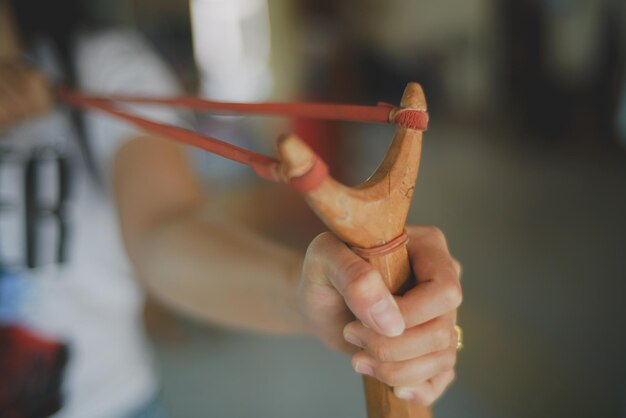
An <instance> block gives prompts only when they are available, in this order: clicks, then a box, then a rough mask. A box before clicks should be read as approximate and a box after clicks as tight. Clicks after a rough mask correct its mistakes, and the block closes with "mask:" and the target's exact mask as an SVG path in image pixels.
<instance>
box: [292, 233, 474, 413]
mask: <svg viewBox="0 0 626 418" xmlns="http://www.w3.org/2000/svg"><path fill="white" fill-rule="evenodd" d="M407 233H408V235H409V244H408V252H409V257H410V259H411V264H412V267H413V271H414V273H415V275H416V277H417V285H416V286H415V287H414V288H413V289H410V290H409V291H408V292H406V293H405V294H404V295H403V296H395V297H394V296H392V295H391V293H390V292H389V290H388V289H387V288H386V286H385V284H384V282H383V279H382V276H381V275H380V273H379V272H378V271H376V270H375V269H374V268H373V267H372V266H371V265H370V264H368V263H367V262H365V261H364V260H363V259H361V258H360V257H358V256H357V255H356V254H354V253H353V252H352V251H351V250H350V249H349V248H348V247H347V246H346V245H345V244H344V243H342V242H341V241H339V240H338V239H337V238H336V237H335V236H334V235H332V234H330V233H324V234H322V235H320V236H318V237H317V238H316V239H315V240H313V242H312V243H311V245H310V246H309V249H308V251H307V256H306V258H305V262H304V268H303V274H302V280H301V283H300V292H299V297H300V299H301V306H302V310H303V313H304V316H305V318H306V321H307V323H308V324H309V325H310V327H311V329H312V330H313V332H314V333H315V334H316V335H317V336H318V337H319V338H321V339H322V340H323V341H324V342H325V343H326V344H327V345H329V346H330V347H332V348H334V349H337V350H340V351H344V352H349V353H354V355H353V359H352V364H353V367H354V368H355V370H356V371H357V372H359V373H362V374H367V375H371V376H374V377H376V378H377V379H379V380H381V381H382V382H384V383H386V384H387V385H389V386H392V387H394V392H395V394H396V395H397V396H398V397H401V398H403V399H406V400H408V401H411V402H415V403H419V404H423V405H429V404H431V403H432V402H434V401H435V400H436V399H437V398H438V397H439V396H441V394H442V393H443V392H444V390H445V389H446V388H447V387H448V386H449V385H450V383H451V382H452V380H453V379H454V365H455V363H456V355H457V352H456V345H457V335H456V331H455V330H454V325H455V323H456V315H457V308H458V306H459V305H460V304H461V300H462V293H461V286H460V282H459V277H460V273H461V268H460V264H459V263H458V262H457V261H456V260H455V259H454V258H453V257H452V256H451V255H450V253H449V250H448V247H447V244H446V240H445V236H444V235H443V233H442V232H441V231H439V230H438V229H436V228H434V227H425V226H410V227H407ZM355 318H356V320H355Z"/></svg>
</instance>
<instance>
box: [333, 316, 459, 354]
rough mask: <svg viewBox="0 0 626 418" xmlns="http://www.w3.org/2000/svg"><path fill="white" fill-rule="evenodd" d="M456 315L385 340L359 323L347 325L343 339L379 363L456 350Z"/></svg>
mask: <svg viewBox="0 0 626 418" xmlns="http://www.w3.org/2000/svg"><path fill="white" fill-rule="evenodd" d="M455 321H456V312H452V313H449V314H447V315H445V316H442V317H439V318H437V319H435V320H433V321H429V322H427V323H425V324H421V325H418V326H415V327H413V328H408V329H406V330H405V331H404V333H403V334H402V335H401V336H399V337H394V338H388V337H384V336H382V335H380V334H378V333H376V332H374V331H373V330H371V329H369V328H367V327H365V326H363V324H361V322H360V321H354V322H351V323H349V324H348V325H346V327H345V328H344V331H343V335H344V338H345V339H346V341H348V342H350V343H351V344H353V345H354V346H356V347H359V348H361V349H363V351H364V352H365V353H366V354H367V355H368V356H369V357H371V358H373V359H374V360H376V361H378V362H398V361H406V360H410V359H413V358H417V357H421V356H424V355H427V354H430V353H433V352H437V351H442V350H445V349H447V348H450V347H452V346H455V347H456V332H455V331H454V324H455Z"/></svg>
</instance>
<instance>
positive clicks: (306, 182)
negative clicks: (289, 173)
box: [289, 157, 328, 193]
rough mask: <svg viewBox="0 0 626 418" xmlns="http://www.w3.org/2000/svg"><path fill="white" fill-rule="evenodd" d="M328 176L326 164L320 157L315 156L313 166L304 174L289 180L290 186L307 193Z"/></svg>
mask: <svg viewBox="0 0 626 418" xmlns="http://www.w3.org/2000/svg"><path fill="white" fill-rule="evenodd" d="M326 177H328V166H327V165H326V163H325V162H324V161H323V160H322V159H321V158H319V157H318V158H316V159H315V162H314V163H313V166H312V167H311V169H310V170H309V171H307V172H306V173H305V174H303V175H301V176H298V177H294V178H292V179H291V180H290V181H289V184H290V185H291V187H293V188H294V190H296V191H297V192H299V193H307V192H310V191H311V190H315V189H317V188H318V187H319V186H320V185H321V184H322V182H323V181H324V179H326Z"/></svg>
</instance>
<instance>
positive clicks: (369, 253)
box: [351, 229, 409, 260]
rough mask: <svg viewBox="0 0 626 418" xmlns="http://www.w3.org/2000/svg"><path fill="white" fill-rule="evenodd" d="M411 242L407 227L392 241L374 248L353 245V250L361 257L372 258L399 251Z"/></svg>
mask: <svg viewBox="0 0 626 418" xmlns="http://www.w3.org/2000/svg"><path fill="white" fill-rule="evenodd" d="M408 242H409V236H408V235H407V233H406V229H405V230H404V231H402V234H400V235H399V236H398V237H396V238H394V239H392V240H391V241H389V242H387V243H385V244H383V245H379V246H378V247H373V248H359V247H351V248H352V251H354V252H355V253H356V254H357V255H358V256H359V257H361V258H364V259H366V260H371V259H372V258H379V257H383V256H385V255H387V254H391V253H394V252H396V251H398V250H399V249H400V248H402V247H404V246H406V245H407V244H408Z"/></svg>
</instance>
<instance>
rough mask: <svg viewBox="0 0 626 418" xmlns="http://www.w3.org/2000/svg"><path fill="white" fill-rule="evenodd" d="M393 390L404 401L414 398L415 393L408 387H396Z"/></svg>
mask: <svg viewBox="0 0 626 418" xmlns="http://www.w3.org/2000/svg"><path fill="white" fill-rule="evenodd" d="M394 392H395V394H396V396H397V397H398V398H400V399H404V400H405V401H413V400H414V399H415V394H414V393H413V391H412V390H410V389H408V388H396V389H395V390H394Z"/></svg>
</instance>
